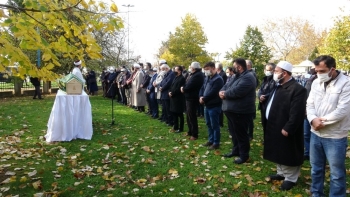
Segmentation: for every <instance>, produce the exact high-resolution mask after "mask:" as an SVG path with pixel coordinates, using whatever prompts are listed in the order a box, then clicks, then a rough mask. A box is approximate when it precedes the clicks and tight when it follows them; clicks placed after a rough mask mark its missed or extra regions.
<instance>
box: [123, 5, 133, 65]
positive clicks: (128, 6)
mask: <svg viewBox="0 0 350 197" xmlns="http://www.w3.org/2000/svg"><path fill="white" fill-rule="evenodd" d="M122 6H124V7H127V8H128V60H127V61H128V62H129V59H130V57H129V44H130V43H129V33H130V32H129V31H130V22H129V8H130V7H134V5H130V4H128V5H122Z"/></svg>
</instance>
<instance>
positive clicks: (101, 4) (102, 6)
mask: <svg viewBox="0 0 350 197" xmlns="http://www.w3.org/2000/svg"><path fill="white" fill-rule="evenodd" d="M98 5H99V6H100V7H101V8H102V9H106V7H105V4H104V3H103V2H100V3H99V4H98Z"/></svg>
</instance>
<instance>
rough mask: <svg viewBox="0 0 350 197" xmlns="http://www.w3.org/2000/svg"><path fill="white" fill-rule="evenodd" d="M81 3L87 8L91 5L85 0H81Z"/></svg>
mask: <svg viewBox="0 0 350 197" xmlns="http://www.w3.org/2000/svg"><path fill="white" fill-rule="evenodd" d="M80 4H81V5H82V6H83V7H84V8H85V9H86V10H87V9H88V8H89V5H88V4H87V3H86V2H85V1H84V0H82V1H81V2H80Z"/></svg>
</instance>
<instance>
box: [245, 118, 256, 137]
mask: <svg viewBox="0 0 350 197" xmlns="http://www.w3.org/2000/svg"><path fill="white" fill-rule="evenodd" d="M250 116H251V119H250V122H249V124H248V130H247V132H248V136H249V139H253V134H254V119H255V116H256V113H253V114H250Z"/></svg>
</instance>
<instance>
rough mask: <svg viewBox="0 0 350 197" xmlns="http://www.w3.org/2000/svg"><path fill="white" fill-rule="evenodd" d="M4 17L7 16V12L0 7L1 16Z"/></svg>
mask: <svg viewBox="0 0 350 197" xmlns="http://www.w3.org/2000/svg"><path fill="white" fill-rule="evenodd" d="M2 17H4V18H7V15H6V14H5V12H4V10H3V9H0V18H2Z"/></svg>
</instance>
